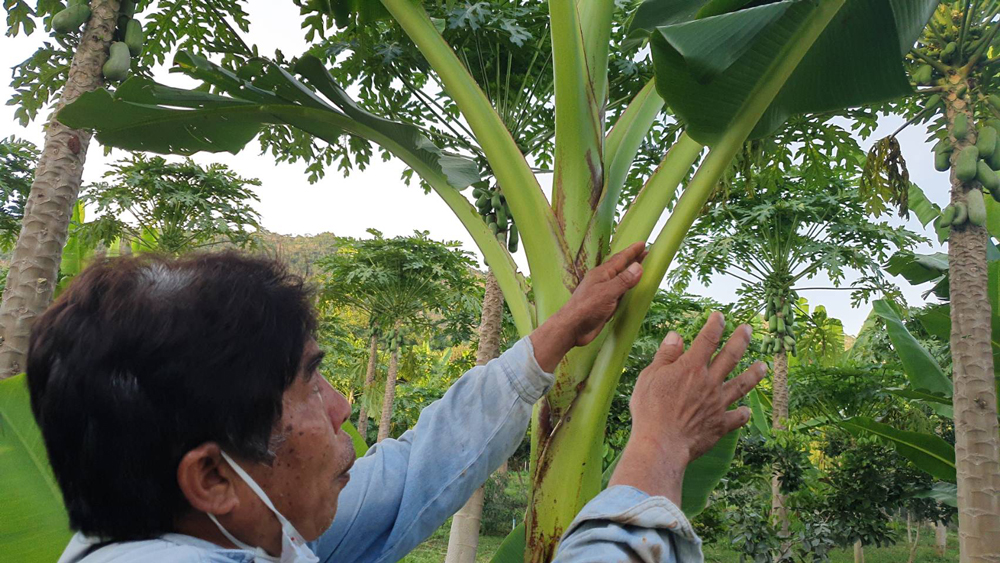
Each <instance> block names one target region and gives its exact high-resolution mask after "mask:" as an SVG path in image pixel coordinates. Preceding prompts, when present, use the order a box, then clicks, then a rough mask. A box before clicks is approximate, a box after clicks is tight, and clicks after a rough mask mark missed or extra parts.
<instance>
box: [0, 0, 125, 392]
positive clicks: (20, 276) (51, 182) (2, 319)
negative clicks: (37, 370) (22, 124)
mask: <svg viewBox="0 0 1000 563" xmlns="http://www.w3.org/2000/svg"><path fill="white" fill-rule="evenodd" d="M118 7H119V2H118V0H93V2H91V8H92V11H93V15H92V16H91V18H90V21H89V22H88V23H87V27H86V29H84V32H83V36H82V37H81V38H80V45H79V47H77V49H76V53H74V54H73V61H72V63H71V64H70V69H69V76H68V78H67V79H66V86H65V88H63V91H62V96H61V97H60V99H59V102H58V103H57V104H56V106H55V108H53V112H52V115H53V116H54V115H55V114H56V113H57V112H58V111H59V110H60V109H62V108H63V106H65V105H67V104H69V103H71V102H73V101H74V100H76V99H77V98H78V97H79V96H80V95H81V94H83V93H84V92H89V91H91V90H95V89H97V88H100V87H101V86H102V85H103V84H104V78H103V76H102V74H101V67H102V66H103V65H104V62H105V60H106V59H107V56H108V44H109V43H110V41H111V36H112V34H113V33H114V30H115V26H116V25H117V21H118ZM90 137H91V133H90V132H89V131H83V130H79V129H70V128H69V127H66V126H65V125H63V124H62V123H59V122H58V121H56V120H55V119H50V120H49V123H48V129H47V131H46V133H45V142H44V144H43V145H42V152H41V157H40V158H39V160H38V167H37V168H36V169H35V179H34V182H32V184H31V191H30V193H29V195H28V201H27V202H26V203H25V206H24V219H23V220H22V222H21V233H20V235H19V236H18V237H17V243H16V244H15V246H14V252H13V255H12V256H11V259H10V272H9V273H8V274H7V287H6V289H4V292H3V302H2V304H0V379H5V378H8V377H12V376H15V375H17V374H18V373H21V372H22V371H24V358H25V354H26V353H27V350H28V334H29V332H30V330H31V324H32V322H34V320H35V317H36V316H38V315H39V314H41V312H42V311H44V310H45V308H46V307H48V305H49V302H51V301H52V295H53V293H54V291H55V287H56V282H57V280H58V276H59V260H60V258H61V256H62V249H63V246H64V245H65V244H66V237H67V236H68V232H69V223H70V218H71V216H72V214H73V204H74V203H76V198H77V196H78V195H79V193H80V183H81V181H82V178H83V165H84V163H85V162H86V160H87V147H88V146H90Z"/></svg>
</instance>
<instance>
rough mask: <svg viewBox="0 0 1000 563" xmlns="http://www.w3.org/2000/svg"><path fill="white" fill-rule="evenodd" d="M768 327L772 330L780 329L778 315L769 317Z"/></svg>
mask: <svg viewBox="0 0 1000 563" xmlns="http://www.w3.org/2000/svg"><path fill="white" fill-rule="evenodd" d="M767 329H768V330H770V331H771V332H774V331H776V330H778V317H777V315H771V316H770V317H768V319H767Z"/></svg>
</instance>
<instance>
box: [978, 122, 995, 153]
mask: <svg viewBox="0 0 1000 563" xmlns="http://www.w3.org/2000/svg"><path fill="white" fill-rule="evenodd" d="M976 148H977V149H979V155H980V156H981V157H983V158H986V157H987V156H991V155H992V154H993V151H994V150H996V148H997V130H996V129H994V128H992V127H990V126H989V125H986V126H984V127H981V128H980V129H979V136H978V137H977V138H976Z"/></svg>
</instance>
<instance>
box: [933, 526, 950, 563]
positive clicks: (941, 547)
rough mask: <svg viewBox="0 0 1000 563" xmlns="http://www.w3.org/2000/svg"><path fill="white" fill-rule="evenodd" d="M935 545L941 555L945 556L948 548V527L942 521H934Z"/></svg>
mask: <svg viewBox="0 0 1000 563" xmlns="http://www.w3.org/2000/svg"><path fill="white" fill-rule="evenodd" d="M934 546H935V548H937V554H938V556H939V557H944V554H945V552H946V551H947V550H948V527H947V526H945V525H944V524H942V523H941V522H935V523H934Z"/></svg>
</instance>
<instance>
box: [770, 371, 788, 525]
mask: <svg viewBox="0 0 1000 563" xmlns="http://www.w3.org/2000/svg"><path fill="white" fill-rule="evenodd" d="M773 386H774V389H773V393H774V401H773V403H774V404H773V410H772V411H771V427H772V428H774V429H775V430H785V429H786V428H785V422H786V421H787V420H788V354H787V353H786V352H785V351H781V352H778V353H777V354H775V355H774V380H773ZM780 479H781V475H780V474H779V473H778V470H777V468H775V470H774V471H773V473H772V476H771V519H772V520H774V522H775V523H777V524H780V525H781V534H782V537H787V536H788V509H787V508H786V507H785V496H784V495H782V494H781V480H780Z"/></svg>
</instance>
